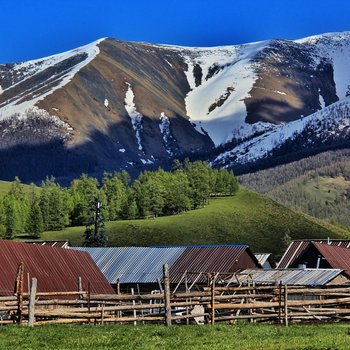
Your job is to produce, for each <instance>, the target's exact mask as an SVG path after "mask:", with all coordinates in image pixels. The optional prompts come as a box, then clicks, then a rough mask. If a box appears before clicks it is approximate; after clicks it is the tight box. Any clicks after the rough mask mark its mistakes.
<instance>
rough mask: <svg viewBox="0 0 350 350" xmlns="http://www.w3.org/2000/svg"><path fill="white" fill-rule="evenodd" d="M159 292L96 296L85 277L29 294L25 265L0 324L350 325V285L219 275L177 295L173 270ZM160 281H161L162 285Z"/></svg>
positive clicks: (3, 301) (3, 302)
mask: <svg viewBox="0 0 350 350" xmlns="http://www.w3.org/2000/svg"><path fill="white" fill-rule="evenodd" d="M163 272H164V278H163V281H162V285H161V287H162V288H160V291H159V292H158V293H147V294H140V291H139V289H138V290H137V291H135V290H133V292H132V293H131V294H122V293H121V292H120V291H119V290H118V292H119V293H118V294H111V295H103V294H102V295H101V294H93V293H91V288H90V284H88V288H87V290H86V291H85V290H83V287H82V282H81V279H79V280H78V281H77V291H70V292H38V291H37V280H36V279H35V278H33V279H32V280H31V283H30V290H29V293H27V292H24V291H23V280H22V281H21V279H23V267H20V268H19V270H18V276H17V279H16V282H15V293H14V295H12V296H0V325H6V324H11V323H17V324H25V325H28V326H29V327H34V326H37V325H44V324H51V323H53V324H55V323H56V324H65V323H67V324H68V323H77V324H83V323H84V324H85V323H87V324H88V323H90V324H91V323H92V324H106V323H115V324H124V323H134V324H140V323H141V324H142V323H163V324H165V325H167V326H171V325H172V324H174V323H176V324H189V323H195V322H196V323H208V324H212V325H213V324H216V323H218V322H230V323H235V322H237V321H242V320H245V321H247V322H254V323H255V322H275V323H281V324H284V325H285V326H288V325H289V324H290V323H291V322H332V321H334V322H339V321H350V286H336V285H334V286H325V287H322V288H321V287H306V286H287V285H282V284H278V285H263V286H257V285H255V284H254V283H248V284H246V285H240V286H234V285H233V284H230V285H224V286H223V285H220V279H219V278H218V275H217V274H214V273H211V274H210V275H209V283H208V284H207V285H205V286H201V290H198V288H197V290H195V291H191V290H190V288H189V284H190V285H192V284H191V283H192V282H189V281H186V288H185V290H184V291H181V290H180V288H179V285H177V286H175V288H174V290H173V291H171V285H170V278H169V269H168V267H167V266H164V271H163ZM159 283H160V281H159ZM135 292H136V293H135Z"/></svg>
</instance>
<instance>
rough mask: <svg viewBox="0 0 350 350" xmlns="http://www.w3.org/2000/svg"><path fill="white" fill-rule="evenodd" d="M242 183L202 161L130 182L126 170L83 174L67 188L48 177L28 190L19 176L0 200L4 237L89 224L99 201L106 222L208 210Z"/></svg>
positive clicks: (144, 174) (0, 227) (36, 234)
mask: <svg viewBox="0 0 350 350" xmlns="http://www.w3.org/2000/svg"><path fill="white" fill-rule="evenodd" d="M238 188H239V185H238V181H237V179H236V177H235V175H234V174H233V172H232V171H228V170H225V169H218V170H216V169H212V168H211V167H210V166H209V165H208V163H206V162H202V161H196V162H189V161H188V160H185V161H184V162H183V163H180V162H179V161H175V162H174V165H173V168H172V171H170V172H167V171H164V170H162V169H159V170H157V171H152V172H150V171H145V172H142V173H141V174H140V175H139V177H138V178H137V179H135V180H134V181H131V179H130V176H129V174H128V173H127V172H126V171H122V172H115V173H113V174H112V173H105V174H104V176H103V178H102V180H101V181H98V179H96V178H94V177H89V176H88V175H86V174H82V175H81V176H80V178H78V179H74V180H73V181H72V182H71V184H70V186H69V187H61V186H60V185H59V184H58V183H57V182H55V179H53V178H47V179H46V180H45V181H43V182H42V184H41V185H40V186H39V187H38V186H35V185H33V184H32V185H31V186H30V188H29V190H28V189H25V188H24V186H23V185H22V184H21V182H20V180H19V179H18V178H16V179H15V180H14V181H13V182H12V183H11V188H10V190H9V191H8V193H7V194H6V195H5V196H4V197H3V198H2V199H1V201H0V236H2V237H3V238H5V239H12V238H14V237H15V236H17V235H21V234H26V235H28V236H31V237H33V238H39V237H40V234H41V233H42V232H43V231H49V230H61V229H63V228H65V227H67V226H88V225H91V215H93V214H92V211H91V207H92V205H93V203H94V202H95V201H96V199H97V198H98V199H99V200H100V201H101V203H102V207H101V208H102V209H101V210H102V215H103V217H104V218H105V220H106V221H114V220H127V219H141V218H148V217H158V216H162V215H174V214H178V213H181V212H185V211H188V210H191V209H197V208H200V207H203V206H205V205H206V204H208V202H209V198H210V197H211V196H225V195H234V194H235V193H236V192H237V191H238Z"/></svg>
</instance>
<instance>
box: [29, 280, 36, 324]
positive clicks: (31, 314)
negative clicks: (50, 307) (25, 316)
mask: <svg viewBox="0 0 350 350" xmlns="http://www.w3.org/2000/svg"><path fill="white" fill-rule="evenodd" d="M36 289H37V279H36V278H32V284H31V288H30V296H29V310H28V312H29V320H28V326H29V327H34V322H35V299H36Z"/></svg>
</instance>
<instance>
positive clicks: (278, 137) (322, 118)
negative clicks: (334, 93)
mask: <svg viewBox="0 0 350 350" xmlns="http://www.w3.org/2000/svg"><path fill="white" fill-rule="evenodd" d="M349 135H350V98H345V99H343V100H342V101H339V102H336V103H334V104H332V105H330V106H328V107H326V108H324V109H322V110H320V111H319V112H316V113H314V114H312V115H310V116H308V117H305V118H302V119H300V120H296V121H293V122H290V123H287V124H285V125H281V126H279V127H276V128H275V129H274V130H272V131H270V132H266V133H264V134H263V135H261V136H258V137H255V138H253V139H252V140H250V141H246V142H243V143H241V144H240V145H239V146H237V147H234V148H233V149H232V150H230V151H226V152H224V153H222V154H220V155H219V156H218V157H217V158H216V159H215V160H214V161H213V164H214V165H217V166H219V165H224V166H225V167H230V166H233V165H237V164H247V163H252V162H254V161H257V160H260V159H264V158H268V157H271V156H273V155H274V154H278V153H279V151H280V150H281V149H282V148H283V147H284V146H285V145H286V144H287V143H288V144H289V145H290V144H292V143H293V142H294V143H296V142H297V143H298V148H299V149H300V150H302V149H306V148H312V147H313V146H314V145H317V146H320V145H322V144H327V143H332V141H338V140H339V139H344V138H345V137H347V136H349Z"/></svg>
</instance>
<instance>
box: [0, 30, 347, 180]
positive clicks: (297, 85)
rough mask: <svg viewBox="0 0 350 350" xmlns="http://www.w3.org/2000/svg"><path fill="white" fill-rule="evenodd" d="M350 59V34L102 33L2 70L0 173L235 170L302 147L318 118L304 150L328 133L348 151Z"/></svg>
mask: <svg viewBox="0 0 350 350" xmlns="http://www.w3.org/2000/svg"><path fill="white" fill-rule="evenodd" d="M349 55H350V33H348V32H345V33H330V34H324V35H320V36H315V37H310V38H306V39H301V40H296V41H287V40H270V41H264V42H259V43H251V44H245V45H236V46H224V47H214V48H186V47H178V46H169V45H155V44H147V43H129V42H123V41H119V40H115V39H110V38H107V39H101V40H97V41H96V42H94V43H91V44H89V45H86V46H83V47H81V48H78V49H75V50H72V51H68V52H66V53H63V54H58V55H54V56H50V57H47V58H43V59H39V60H34V61H29V62H24V63H19V64H4V65H0V135H1V136H0V174H1V177H2V178H3V179H6V178H7V179H11V178H13V176H14V175H20V177H21V178H22V179H23V180H25V181H29V180H32V179H41V178H43V177H44V176H45V175H50V174H53V175H55V176H57V177H68V178H69V177H72V176H74V175H76V174H78V173H81V172H87V173H92V174H101V173H102V172H103V171H104V170H114V169H129V170H130V169H131V170H132V171H135V172H137V171H139V170H141V169H144V168H145V167H157V166H159V165H163V166H166V165H167V164H169V163H170V162H171V159H173V158H181V157H185V156H191V157H192V158H196V157H197V158H198V157H201V158H203V157H204V158H206V159H209V160H211V161H212V162H213V165H217V166H228V167H237V165H242V164H251V163H254V162H256V161H257V160H260V159H267V158H271V157H275V156H276V155H278V154H279V155H285V154H293V153H295V148H296V147H289V144H290V143H292V144H294V145H295V144H296V142H299V141H300V140H299V139H300V137H304V136H305V133H306V134H307V133H308V129H309V128H310V123H311V124H312V123H313V122H311V120H321V119H322V125H320V127H319V129H318V131H317V133H315V134H313V135H311V136H312V137H311V138H310V137H309V138H310V141H308V140H307V142H304V141H303V142H302V147H304V148H308V147H309V146H310V143H312V144H313V145H314V146H313V148H314V150H315V152H317V151H318V148H319V147H321V148H322V147H323V148H324V147H329V144H327V143H324V142H323V137H324V135H326V136H327V139H328V140H329V142H328V143H332V145H333V146H334V143H342V144H344V143H345V145H346V147H347V146H348V140H347V136H348V135H347V130H346V128H344V127H343V124H341V123H343V122H346V123H347V120H346V118H345V117H346V116H345V115H343V118H340V117H339V114H340V110H342V109H344V110H345V112H344V113H345V114H348V109H347V108H348V102H347V100H346V97H347V95H348V93H349V91H348V90H349V89H348V85H350V73H349V72H348V69H347V57H349ZM338 101H340V102H338ZM334 103H336V105H335V106H334V108H335V110H336V111H335V112H334V111H332V107H331V106H332V105H333V104H334ZM319 110H324V112H320V113H322V117H321V116H320V114H316V115H315V113H316V112H317V111H319ZM334 113H336V114H337V116H336V117H334ZM344 113H343V114H344ZM312 115H313V116H312ZM307 116H310V117H307ZM308 118H310V119H308ZM309 121H310V123H309ZM293 123H294V124H293ZM332 123H333V124H332ZM290 124H291V126H289V125H290ZM311 127H312V128H313V127H314V125H313V124H312V125H311ZM329 127H331V132H335V133H337V137H336V138H335V137H333V138H332V142H330V137H328V136H329V135H328V134H327V130H328V128H329ZM320 129H322V130H320ZM323 129H325V130H323ZM339 130H340V131H341V132H338V131H339ZM296 133H297V134H298V135H296ZM300 135H301V136H300ZM292 136H293V137H292ZM298 140H299V141H298ZM266 143H268V144H269V146H268V147H267V146H266ZM286 145H288V147H287V146H286ZM250 148H251V150H249V151H246V150H247V149H250ZM247 152H248V153H247ZM19 164H20V165H21V166H19Z"/></svg>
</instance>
